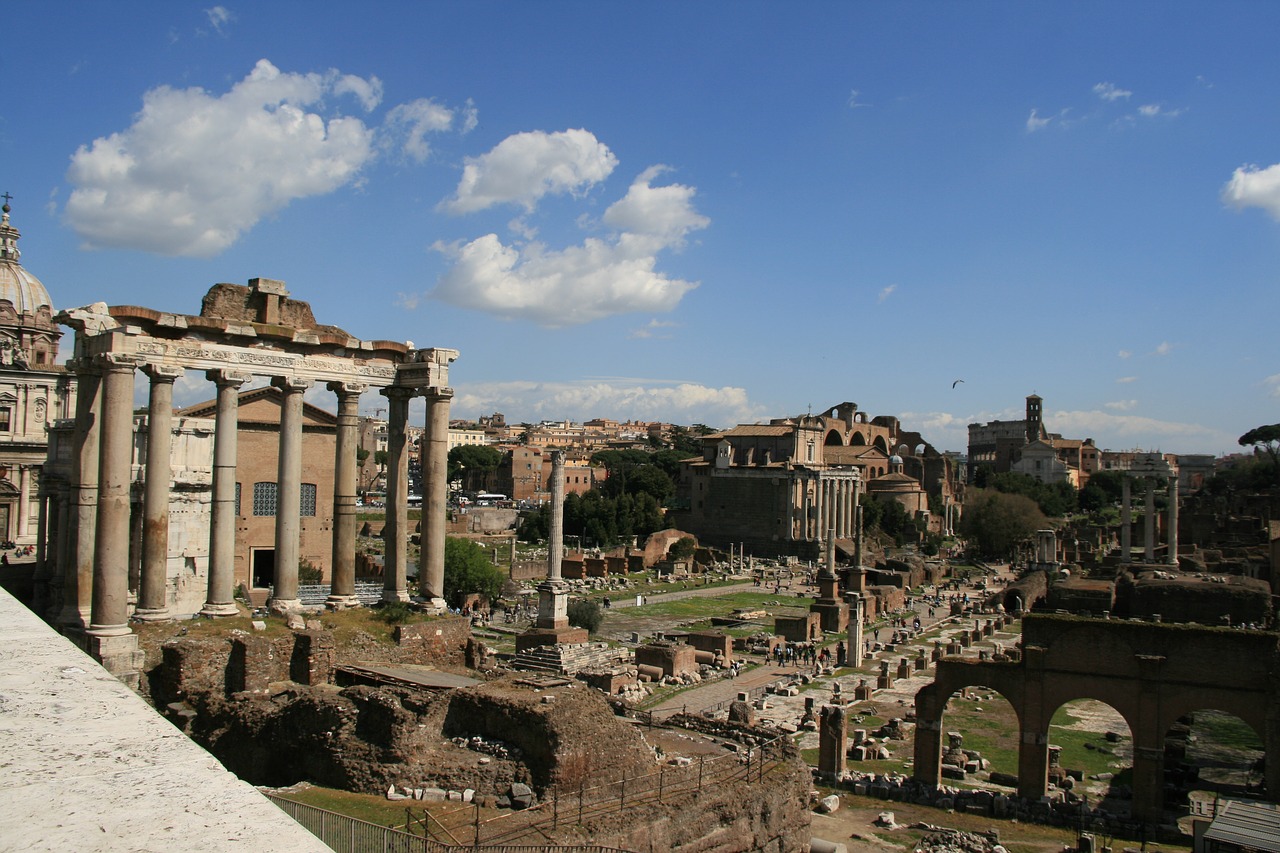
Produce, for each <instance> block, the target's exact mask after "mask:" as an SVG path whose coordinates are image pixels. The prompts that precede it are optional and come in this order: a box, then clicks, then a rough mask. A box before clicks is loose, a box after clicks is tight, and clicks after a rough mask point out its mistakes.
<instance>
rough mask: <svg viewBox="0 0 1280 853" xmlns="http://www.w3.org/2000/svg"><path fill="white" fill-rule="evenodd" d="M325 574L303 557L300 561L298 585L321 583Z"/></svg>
mask: <svg viewBox="0 0 1280 853" xmlns="http://www.w3.org/2000/svg"><path fill="white" fill-rule="evenodd" d="M323 579H324V572H322V571H321V570H320V567H319V566H317V565H316V564H315V563H313V562H311V561H310V560H308V559H307V558H306V557H303V558H302V559H301V560H299V561H298V583H320V582H321V581H322V580H323Z"/></svg>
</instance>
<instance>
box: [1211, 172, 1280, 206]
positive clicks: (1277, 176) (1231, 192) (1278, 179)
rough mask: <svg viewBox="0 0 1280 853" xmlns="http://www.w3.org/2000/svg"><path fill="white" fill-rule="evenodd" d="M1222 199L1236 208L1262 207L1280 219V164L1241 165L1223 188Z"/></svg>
mask: <svg viewBox="0 0 1280 853" xmlns="http://www.w3.org/2000/svg"><path fill="white" fill-rule="evenodd" d="M1222 200H1223V202H1225V203H1226V204H1229V205H1231V206H1232V207H1234V208H1238V209H1239V208H1245V207H1260V208H1262V209H1263V210H1265V211H1266V212H1267V213H1270V214H1271V216H1272V217H1273V218H1275V219H1280V164H1276V165H1274V166H1268V167H1267V168H1265V169H1259V168H1258V167H1257V166H1241V167H1240V168H1239V169H1236V170H1235V172H1234V173H1232V175H1231V180H1230V181H1228V182H1227V185H1226V186H1225V187H1223V188H1222Z"/></svg>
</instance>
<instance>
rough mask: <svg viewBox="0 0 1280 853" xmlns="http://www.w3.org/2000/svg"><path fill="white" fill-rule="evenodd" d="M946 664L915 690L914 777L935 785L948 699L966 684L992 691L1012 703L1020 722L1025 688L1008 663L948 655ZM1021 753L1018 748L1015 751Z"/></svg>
mask: <svg viewBox="0 0 1280 853" xmlns="http://www.w3.org/2000/svg"><path fill="white" fill-rule="evenodd" d="M947 664H949V665H947V666H943V665H941V663H940V664H939V666H938V667H937V670H936V672H937V675H936V676H935V678H934V680H933V681H932V682H931V683H929V684H926V685H925V686H924V687H922V688H921V689H920V691H919V692H918V693H916V743H915V756H914V757H915V774H916V778H917V779H920V780H921V781H924V782H925V783H927V784H933V785H937V784H939V783H940V782H941V779H942V750H943V747H944V745H945V743H946V737H945V729H944V727H943V722H944V718H945V715H946V707H947V702H948V700H950V699H951V697H952V696H954V695H955V694H957V693H959V692H961V691H962V690H964V689H966V688H969V687H983V688H985V689H988V690H993V691H995V692H996V693H998V694H999V695H1000V697H1001V698H1002V699H1004V700H1005V701H1006V702H1008V703H1009V705H1010V706H1012V708H1013V711H1014V715H1015V717H1016V718H1017V719H1018V730H1019V731H1022V730H1023V729H1024V728H1025V726H1024V725H1023V723H1022V714H1023V711H1022V708H1023V705H1024V702H1023V695H1024V692H1025V687H1024V683H1023V680H1022V678H1021V674H1020V671H1019V667H1018V666H1017V665H1016V664H1011V663H991V662H982V663H979V662H976V661H968V660H960V659H959V658H950V659H948V660H947ZM1019 752H1020V754H1021V752H1022V751H1021V750H1020V751H1019Z"/></svg>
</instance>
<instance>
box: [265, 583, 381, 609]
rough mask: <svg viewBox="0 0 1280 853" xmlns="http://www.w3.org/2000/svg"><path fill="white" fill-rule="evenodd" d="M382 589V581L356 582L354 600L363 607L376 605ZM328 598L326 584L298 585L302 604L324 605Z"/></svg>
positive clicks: (379, 599) (327, 586)
mask: <svg viewBox="0 0 1280 853" xmlns="http://www.w3.org/2000/svg"><path fill="white" fill-rule="evenodd" d="M382 587H383V584H382V581H356V589H355V594H356V598H357V599H359V601H360V603H361V604H364V605H369V604H377V603H378V602H379V601H381V600H382ZM273 594H274V590H273ZM328 597H329V584H327V583H304V584H298V600H299V601H301V602H302V603H303V604H307V605H312V604H324V602H325V600H326V599H327V598H328Z"/></svg>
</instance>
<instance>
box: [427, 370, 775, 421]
mask: <svg viewBox="0 0 1280 853" xmlns="http://www.w3.org/2000/svg"><path fill="white" fill-rule="evenodd" d="M452 411H453V412H455V413H456V414H457V416H459V417H475V416H478V415H481V414H488V413H489V412H493V411H502V412H506V413H507V415H508V417H509V418H511V417H515V418H519V419H521V420H529V421H536V420H542V419H544V418H545V419H550V418H570V419H573V420H586V419H589V418H593V417H610V418H620V419H623V420H661V421H667V422H669V423H678V424H691V423H704V424H708V425H711V426H716V427H727V426H732V425H734V424H738V423H750V422H752V421H754V420H758V419H759V418H761V417H764V414H763V412H762V410H761V407H759V406H757V405H755V404H753V403H752V402H751V401H750V400H749V399H748V398H747V392H746V390H745V389H742V388H736V387H732V386H725V387H723V388H711V387H708V386H706V385H699V384H697V383H694V382H662V381H655V380H635V379H618V378H607V379H599V380H592V379H588V380H583V381H581V382H526V381H513V382H491V383H480V384H476V385H467V386H458V387H457V388H456V396H455V397H454V400H453V406H452Z"/></svg>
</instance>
